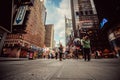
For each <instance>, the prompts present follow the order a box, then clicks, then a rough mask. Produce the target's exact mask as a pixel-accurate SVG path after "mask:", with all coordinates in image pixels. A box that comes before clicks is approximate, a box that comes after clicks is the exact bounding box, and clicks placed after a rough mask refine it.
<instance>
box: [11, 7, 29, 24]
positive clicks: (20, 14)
mask: <svg viewBox="0 0 120 80" xmlns="http://www.w3.org/2000/svg"><path fill="white" fill-rule="evenodd" d="M26 10H27V6H20V7H19V9H18V12H17V15H16V18H15V20H14V24H13V25H22V24H23V21H24V18H25V14H26Z"/></svg>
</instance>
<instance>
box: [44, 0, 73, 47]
mask: <svg viewBox="0 0 120 80" xmlns="http://www.w3.org/2000/svg"><path fill="white" fill-rule="evenodd" d="M50 1H52V0H45V4H46V8H47V24H54V31H55V33H54V36H55V37H54V38H55V41H56V42H59V40H60V41H61V43H62V44H63V45H65V19H64V17H65V16H66V17H68V18H71V7H70V0H62V1H61V3H60V6H59V7H56V6H55V5H52V3H51V2H50ZM48 4H49V5H48ZM50 4H51V5H50Z"/></svg>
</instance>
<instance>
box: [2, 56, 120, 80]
mask: <svg viewBox="0 0 120 80" xmlns="http://www.w3.org/2000/svg"><path fill="white" fill-rule="evenodd" d="M0 80H120V59H116V58H115V59H92V60H91V61H90V62H87V61H86V62H85V61H84V60H83V59H78V60H76V59H66V60H63V61H59V60H55V59H36V60H23V61H22V60H20V61H1V62H0Z"/></svg>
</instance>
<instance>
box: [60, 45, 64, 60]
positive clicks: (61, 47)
mask: <svg viewBox="0 0 120 80" xmlns="http://www.w3.org/2000/svg"><path fill="white" fill-rule="evenodd" d="M62 54H63V46H62V44H60V47H59V60H60V61H62Z"/></svg>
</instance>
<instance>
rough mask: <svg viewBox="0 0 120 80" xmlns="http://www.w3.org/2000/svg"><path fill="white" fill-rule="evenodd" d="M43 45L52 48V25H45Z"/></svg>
mask: <svg viewBox="0 0 120 80" xmlns="http://www.w3.org/2000/svg"><path fill="white" fill-rule="evenodd" d="M45 30H46V33H45V45H46V47H48V48H50V49H53V48H54V25H53V24H47V25H45Z"/></svg>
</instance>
